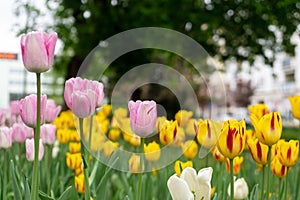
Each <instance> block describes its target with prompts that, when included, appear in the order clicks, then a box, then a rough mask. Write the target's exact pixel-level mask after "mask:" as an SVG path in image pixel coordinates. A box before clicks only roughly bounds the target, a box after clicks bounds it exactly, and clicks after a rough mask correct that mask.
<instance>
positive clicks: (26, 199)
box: [23, 174, 30, 200]
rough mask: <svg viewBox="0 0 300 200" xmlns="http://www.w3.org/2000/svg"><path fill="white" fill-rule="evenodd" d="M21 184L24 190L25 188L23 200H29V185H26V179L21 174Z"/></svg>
mask: <svg viewBox="0 0 300 200" xmlns="http://www.w3.org/2000/svg"><path fill="white" fill-rule="evenodd" d="M23 184H24V188H25V198H24V199H25V200H30V188H29V184H28V179H27V177H26V176H25V174H23Z"/></svg>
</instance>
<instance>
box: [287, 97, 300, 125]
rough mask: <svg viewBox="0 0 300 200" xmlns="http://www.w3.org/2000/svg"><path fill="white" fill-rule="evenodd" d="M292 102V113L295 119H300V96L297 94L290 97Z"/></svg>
mask: <svg viewBox="0 0 300 200" xmlns="http://www.w3.org/2000/svg"><path fill="white" fill-rule="evenodd" d="M289 100H290V104H291V107H292V114H293V117H294V118H295V119H298V120H300V96H299V95H295V96H291V97H289Z"/></svg>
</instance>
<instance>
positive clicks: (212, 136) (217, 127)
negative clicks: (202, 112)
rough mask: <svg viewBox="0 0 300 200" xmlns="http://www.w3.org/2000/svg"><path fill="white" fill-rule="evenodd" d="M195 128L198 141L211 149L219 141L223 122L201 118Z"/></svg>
mask: <svg viewBox="0 0 300 200" xmlns="http://www.w3.org/2000/svg"><path fill="white" fill-rule="evenodd" d="M195 129H196V132H197V133H196V134H197V140H198V142H199V143H200V144H201V145H202V146H203V147H205V148H208V149H210V148H212V147H213V146H215V145H216V143H217V140H218V137H219V135H220V132H221V129H222V123H220V122H215V121H210V120H201V119H200V120H199V121H198V122H197V124H196V128H195Z"/></svg>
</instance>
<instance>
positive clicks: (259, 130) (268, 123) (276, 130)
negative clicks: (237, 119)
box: [250, 112, 282, 146]
mask: <svg viewBox="0 0 300 200" xmlns="http://www.w3.org/2000/svg"><path fill="white" fill-rule="evenodd" d="M250 119H251V122H252V124H253V126H254V128H255V133H256V136H257V138H258V140H259V141H260V142H261V143H263V144H265V145H268V146H272V145H273V144H275V143H276V142H278V140H279V139H280V137H281V133H282V120H281V116H280V113H279V112H272V113H269V114H266V115H264V116H263V117H262V118H261V119H260V120H258V119H257V117H256V116H255V115H253V114H250Z"/></svg>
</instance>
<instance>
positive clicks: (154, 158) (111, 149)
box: [0, 32, 300, 200]
mask: <svg viewBox="0 0 300 200" xmlns="http://www.w3.org/2000/svg"><path fill="white" fill-rule="evenodd" d="M56 40H57V34H56V33H53V34H47V33H44V32H31V33H28V34H26V35H23V36H22V38H21V50H22V58H23V63H24V66H25V68H26V69H27V70H28V71H29V72H32V73H36V77H37V92H36V94H31V95H29V96H26V97H25V98H23V99H20V100H19V101H12V102H11V103H10V108H9V109H2V110H1V113H0V119H1V128H0V148H1V157H0V163H1V168H2V170H1V171H0V177H1V179H0V195H1V199H59V200H63V199H85V200H87V199H139V200H141V199H143V200H144V199H145V200H146V199H149V200H150V199H151V200H154V199H157V200H158V199H159V200H160V199H174V200H193V199H195V200H202V199H204V200H207V199H300V192H299V187H300V165H299V162H297V161H298V157H299V141H298V140H294V139H291V138H288V137H286V135H285V131H286V128H284V127H282V118H281V115H280V113H279V112H269V110H268V108H267V106H266V105H263V104H257V105H252V106H249V107H248V109H249V113H250V114H249V116H250V120H251V124H247V125H246V123H245V120H241V121H238V120H232V119H230V120H225V121H218V122H217V121H213V120H210V119H199V118H196V117H195V116H194V113H193V112H192V111H188V110H180V111H178V112H177V113H176V115H175V116H173V119H166V117H164V116H159V117H158V116H157V105H156V102H154V101H152V100H147V101H140V100H138V101H129V102H128V107H119V108H112V106H111V105H109V104H104V103H103V102H104V98H105V94H104V87H105V85H103V84H102V83H100V82H98V81H96V80H88V79H84V78H80V77H76V78H71V79H69V80H67V81H66V82H65V88H64V100H65V102H66V105H67V107H68V108H69V110H65V111H62V110H61V106H59V105H56V104H55V102H54V100H52V99H48V98H47V96H46V95H44V94H41V76H40V75H41V73H43V72H46V71H47V70H49V69H50V68H51V66H52V64H53V60H54V49H55V44H56ZM289 100H290V103H291V106H292V112H293V116H294V117H295V118H296V119H300V113H299V108H300V97H299V96H293V97H290V99H289ZM245 118H246V116H245ZM297 132H298V130H297V131H295V134H297ZM296 138H297V137H296Z"/></svg>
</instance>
